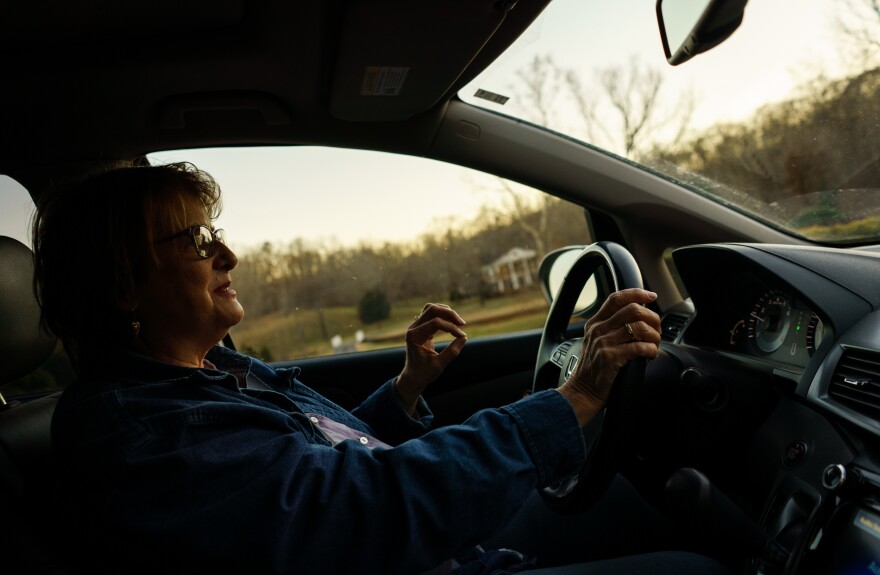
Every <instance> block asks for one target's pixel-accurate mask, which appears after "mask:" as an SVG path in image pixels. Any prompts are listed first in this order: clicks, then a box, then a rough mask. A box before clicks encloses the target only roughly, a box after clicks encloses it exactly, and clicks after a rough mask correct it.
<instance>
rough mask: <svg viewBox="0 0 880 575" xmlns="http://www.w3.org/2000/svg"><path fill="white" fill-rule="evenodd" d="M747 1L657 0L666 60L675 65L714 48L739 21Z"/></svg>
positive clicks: (732, 30)
mask: <svg viewBox="0 0 880 575" xmlns="http://www.w3.org/2000/svg"><path fill="white" fill-rule="evenodd" d="M747 1H748V0H657V23H658V24H659V25H660V38H661V39H662V41H663V50H664V52H666V61H667V62H669V63H670V64H672V65H673V66H677V65H679V64H681V63H682V62H687V61H688V60H690V59H691V58H693V57H694V56H696V55H697V54H700V53H702V52H705V51H706V50H709V49H711V48H714V47H715V46H717V45H718V44H720V43H721V42H723V41H724V40H726V39H727V38H728V37H730V35H731V34H733V32H734V30H736V29H737V28H739V25H740V24H741V23H742V19H743V13H744V12H745V8H746V2H747Z"/></svg>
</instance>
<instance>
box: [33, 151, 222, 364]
mask: <svg viewBox="0 0 880 575" xmlns="http://www.w3.org/2000/svg"><path fill="white" fill-rule="evenodd" d="M193 197H195V198H197V199H198V200H199V202H200V203H201V204H202V205H203V206H204V208H205V212H206V213H207V215H208V217H209V218H211V220H214V219H216V218H217V216H218V215H219V214H220V210H221V201H220V188H219V186H218V185H217V183H216V182H215V181H214V179H213V178H212V177H211V176H210V175H209V174H208V173H206V172H203V171H201V170H199V169H197V168H196V167H195V166H193V165H192V164H189V163H175V164H165V165H160V166H138V167H123V168H114V169H111V170H107V171H104V172H101V173H98V174H96V175H92V176H89V177H87V178H85V179H83V180H82V181H79V182H78V183H75V184H73V185H70V186H66V187H64V188H58V189H54V190H51V191H48V192H46V193H45V194H43V195H42V196H41V197H40V198H39V200H38V202H37V211H36V213H35V215H34V222H33V248H34V264H35V266H34V267H35V270H34V293H35V295H36V296H37V301H38V302H39V304H40V310H41V324H42V326H43V328H44V329H47V330H49V331H52V332H53V333H55V335H57V336H58V337H59V338H61V339H62V340H64V341H65V342H66V341H68V340H70V339H73V340H76V342H77V346H76V347H77V348H79V349H83V348H86V347H87V346H89V345H92V343H95V344H98V345H100V344H102V343H106V342H108V341H120V339H119V335H120V332H121V331H122V330H124V329H125V328H126V326H127V324H128V323H130V321H131V319H130V317H129V316H130V314H129V313H128V311H127V310H125V309H124V308H123V306H122V303H123V302H125V301H128V300H130V299H131V298H132V296H133V293H134V286H135V285H136V284H137V283H139V282H141V281H143V280H144V279H145V278H146V277H147V274H149V273H150V270H151V269H153V268H157V267H159V266H161V261H160V260H159V257H158V254H157V252H156V241H157V240H159V239H161V238H158V237H157V235H156V234H157V232H159V231H161V230H165V229H182V228H184V227H186V226H187V225H190V224H188V223H185V218H186V217H187V214H186V201H185V199H186V198H193ZM123 341H124V338H123Z"/></svg>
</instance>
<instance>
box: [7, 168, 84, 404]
mask: <svg viewBox="0 0 880 575" xmlns="http://www.w3.org/2000/svg"><path fill="white" fill-rule="evenodd" d="M33 213H34V202H33V200H32V199H31V197H30V195H29V194H28V192H27V190H26V189H24V187H23V186H21V184H19V183H18V182H16V181H15V180H13V179H12V178H10V177H8V176H0V235H3V236H7V237H11V238H13V239H16V240H18V241H20V242H21V243H23V244H25V245H26V246H28V247H31V238H30V223H31V217H32V216H33ZM0 273H3V272H2V270H0ZM74 378H75V374H74V371H73V368H72V367H71V365H70V361H69V360H68V359H67V354H65V353H64V349H63V348H62V346H61V344H60V343H59V344H58V345H57V346H56V348H55V351H54V352H53V353H52V355H51V356H49V359H47V360H46V361H45V363H43V365H42V366H40V367H39V368H38V369H36V370H35V371H33V372H31V373H29V374H27V375H25V376H23V377H21V378H19V379H17V380H15V381H12V382H9V383H8V384H6V385H4V386H3V388H2V389H0V392H2V393H3V396H4V397H5V398H6V399H12V398H15V397H23V396H27V395H38V394H43V393H47V392H53V391H58V390H60V389H63V388H64V386H65V385H67V384H68V383H70V382H71V381H73V379H74Z"/></svg>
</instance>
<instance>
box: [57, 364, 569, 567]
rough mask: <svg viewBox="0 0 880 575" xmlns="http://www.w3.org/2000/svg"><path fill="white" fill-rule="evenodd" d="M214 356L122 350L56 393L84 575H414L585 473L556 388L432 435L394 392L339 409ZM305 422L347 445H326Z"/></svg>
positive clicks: (256, 369)
mask: <svg viewBox="0 0 880 575" xmlns="http://www.w3.org/2000/svg"><path fill="white" fill-rule="evenodd" d="M207 359H208V360H209V361H210V362H211V363H213V364H214V366H215V367H216V369H210V368H202V369H196V368H187V367H179V366H174V365H169V364H165V363H162V362H158V361H155V360H152V359H150V358H147V357H145V356H142V355H137V354H133V353H128V352H121V353H120V354H118V355H116V356H114V358H112V359H111V360H109V361H106V362H102V363H101V364H100V365H92V366H91V367H90V368H88V369H83V370H82V371H81V374H80V379H79V380H78V381H77V382H75V383H73V384H71V386H70V387H68V389H67V390H65V392H64V394H63V395H62V398H61V399H60V401H59V404H58V407H57V409H56V411H55V416H54V419H53V423H52V433H53V444H54V447H55V448H56V451H57V454H58V455H59V459H60V462H61V466H62V473H61V476H60V481H59V489H58V495H59V497H60V503H61V505H62V509H63V511H64V513H65V514H66V516H67V518H68V523H69V528H70V530H71V531H70V534H71V536H72V537H73V541H75V544H74V545H75V547H76V548H77V549H79V550H80V552H81V554H82V555H84V556H85V558H86V561H88V563H89V565H91V566H96V565H97V566H100V567H102V568H104V569H106V570H108V571H111V572H126V571H128V570H133V571H151V572H161V573H169V572H188V573H200V572H208V571H212V572H215V573H227V572H239V573H358V574H359V573H383V574H393V573H401V574H413V573H419V572H420V571H424V570H427V569H430V568H432V567H434V566H436V565H438V564H440V563H442V562H443V561H444V560H445V559H447V558H449V557H452V556H454V555H455V554H456V553H458V552H460V551H462V550H464V549H467V548H469V547H472V546H474V545H476V544H478V543H480V542H481V541H483V540H485V539H486V538H487V537H489V536H490V535H492V534H493V533H495V532H497V531H498V530H500V529H501V528H502V527H504V525H505V524H506V523H507V522H508V521H509V520H510V519H511V518H512V516H513V514H514V513H515V512H516V511H517V509H518V508H519V506H520V505H521V504H522V502H523V501H524V500H525V499H526V498H527V497H528V496H529V495H530V494H531V492H532V491H533V490H534V489H535V488H536V487H540V486H543V485H547V484H549V483H551V482H554V481H558V480H560V479H562V478H564V477H567V476H570V475H571V474H573V473H575V472H577V471H578V470H579V469H580V468H581V466H582V465H583V464H584V459H585V454H584V444H583V436H582V434H581V430H580V428H579V427H578V424H577V420H576V417H575V415H574V412H573V410H572V409H571V407H570V405H569V404H568V402H567V401H566V400H565V399H564V398H563V397H562V396H561V395H560V394H559V393H556V392H555V391H545V392H541V393H537V394H534V395H532V396H530V397H528V398H526V399H523V400H521V401H519V402H516V403H514V404H512V405H509V406H507V407H504V408H501V409H489V410H485V411H481V412H479V413H477V414H475V415H474V416H473V417H471V418H470V419H468V420H467V421H466V422H464V423H463V424H461V425H455V426H447V427H442V428H439V429H436V430H432V431H429V430H428V429H429V427H430V421H431V415H430V410H429V409H428V407H427V405H426V404H425V403H424V401H423V400H420V404H419V406H418V409H417V412H416V415H415V416H414V417H410V416H409V415H408V414H407V413H406V411H405V409H404V408H403V405H402V404H401V402H400V400H399V398H398V396H397V392H396V390H395V388H394V380H391V381H389V382H387V383H385V384H384V385H383V386H382V387H380V388H379V389H378V390H377V391H376V392H375V393H373V394H372V395H371V396H370V397H368V398H367V399H366V400H365V401H364V402H363V404H361V405H360V406H359V407H357V408H356V409H355V410H353V411H352V412H348V411H346V410H344V409H343V408H341V407H339V406H337V405H335V404H333V403H332V402H330V401H328V400H327V399H325V398H323V397H322V396H321V395H319V394H318V393H316V392H315V391H313V390H311V389H309V388H308V387H306V386H305V385H303V384H302V383H301V382H300V381H299V380H298V379H297V375H298V374H299V369H298V368H292V369H274V368H272V367H270V366H268V365H266V364H264V363H262V362H260V361H258V360H255V359H252V358H249V357H247V356H243V355H241V354H238V353H235V352H233V351H231V350H229V349H225V348H221V347H216V348H214V349H213V350H212V351H211V352H210V353H209V354H208V358H207ZM316 419H318V420H323V419H326V420H328V421H330V422H335V423H337V424H341V426H343V427H345V428H348V429H350V430H352V431H353V436H352V437H353V439H346V440H342V441H340V440H339V438H336V439H335V440H334V439H332V438H331V437H330V435H328V434H327V433H325V432H323V431H321V429H320V428H319V426H316V425H315V423H314V421H315V420H316ZM360 434H363V435H362V436H361V437H363V438H364V439H360V438H359V437H357V436H359V435H360ZM331 435H332V434H331ZM375 439H378V440H380V442H381V443H378V442H376V441H375ZM371 443H373V444H372V445H371Z"/></svg>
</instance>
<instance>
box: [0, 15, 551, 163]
mask: <svg viewBox="0 0 880 575" xmlns="http://www.w3.org/2000/svg"><path fill="white" fill-rule="evenodd" d="M548 2H549V0H520V1H519V2H516V1H508V2H505V1H498V0H447V1H444V2H441V3H423V2H411V1H406V0H392V1H383V2H374V1H367V0H350V1H347V2H326V1H321V0H312V1H306V0H297V1H285V0H224V1H222V2H216V1H213V0H212V1H205V0H182V1H178V0H159V1H150V2H110V1H106V0H101V1H98V2H89V3H86V4H85V5H83V4H81V3H70V2H62V1H60V0H49V1H48V2H41V3H31V2H11V1H8V2H3V5H4V6H3V7H2V8H0V43H2V44H0V47H2V53H3V56H2V58H3V69H4V71H5V74H4V85H5V86H6V87H5V88H4V89H3V90H2V91H0V104H2V105H0V114H2V120H0V122H2V126H3V130H4V135H3V139H2V142H0V168H3V169H4V170H5V171H9V170H10V169H11V170H12V171H15V170H14V167H15V166H16V165H18V164H20V163H30V162H31V161H33V159H34V158H40V160H41V161H42V162H47V163H51V162H53V161H55V160H59V159H61V160H65V161H70V160H73V159H83V160H93V159H97V158H105V159H107V158H114V157H130V156H132V155H135V154H141V153H144V152H149V151H154V150H158V149H179V148H188V147H196V146H216V145H226V144H236V145H241V144H281V143H283V144H293V143H313V142H320V143H322V144H330V145H332V144H333V143H335V142H340V143H341V142H344V143H345V144H346V145H349V146H351V145H355V146H363V147H371V148H379V149H406V150H407V151H408V152H409V153H413V152H416V153H418V150H419V148H422V149H424V148H425V147H426V146H428V145H429V143H430V142H431V140H432V138H433V137H434V134H435V131H436V129H437V123H438V120H439V118H440V117H441V116H442V113H443V108H444V104H445V102H446V100H448V99H449V98H450V97H452V96H453V95H454V94H455V92H456V91H457V90H458V89H459V88H460V87H461V86H463V85H464V84H465V83H466V82H467V81H469V80H470V79H472V78H473V77H474V76H475V75H476V74H477V73H478V72H479V71H480V70H482V69H483V68H484V67H485V66H486V65H488V64H489V63H490V62H491V61H492V60H494V59H495V58H496V57H497V56H498V54H500V53H501V52H502V51H503V50H504V48H506V47H507V46H508V45H509V44H510V43H512V42H513V41H514V40H515V39H516V37H517V36H518V35H519V34H520V33H521V32H522V31H523V30H524V29H525V28H526V27H527V26H528V25H529V24H530V23H531V22H532V21H533V20H534V18H535V17H537V15H538V14H539V13H540V12H541V10H543V8H544V6H546V4H547V3H548ZM511 7H515V9H512V10H511V9H510V8H511ZM369 66H401V67H407V68H409V70H408V73H407V76H406V83H405V86H404V88H403V90H402V91H401V94H400V96H399V97H396V96H362V95H360V89H361V84H362V82H363V77H364V74H365V70H366V68H367V67H369ZM385 122H395V124H396V125H395V126H394V129H393V130H389V129H387V126H383V123H385Z"/></svg>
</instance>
